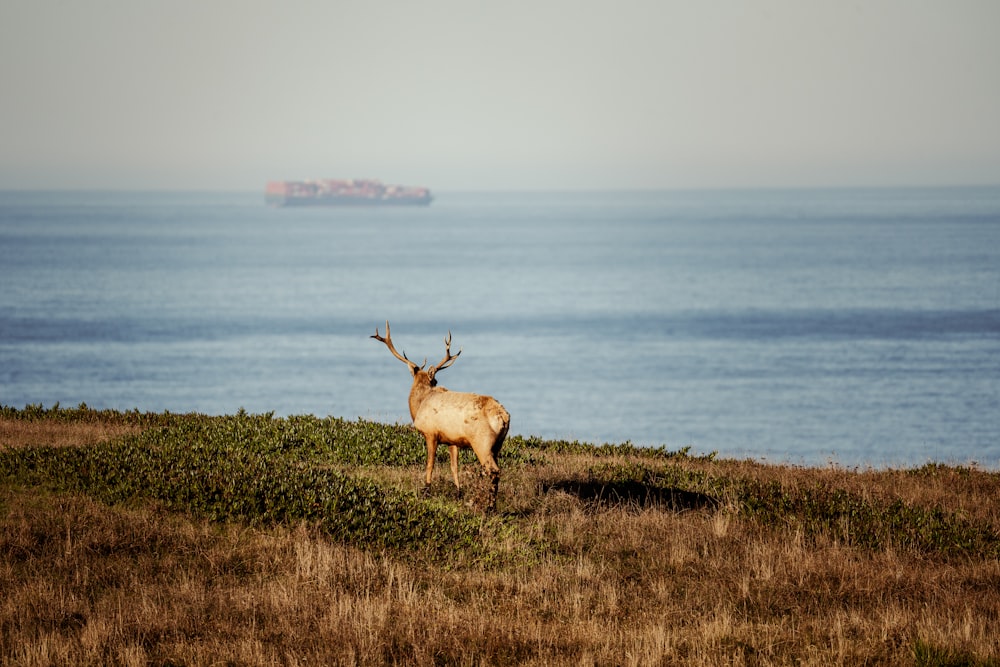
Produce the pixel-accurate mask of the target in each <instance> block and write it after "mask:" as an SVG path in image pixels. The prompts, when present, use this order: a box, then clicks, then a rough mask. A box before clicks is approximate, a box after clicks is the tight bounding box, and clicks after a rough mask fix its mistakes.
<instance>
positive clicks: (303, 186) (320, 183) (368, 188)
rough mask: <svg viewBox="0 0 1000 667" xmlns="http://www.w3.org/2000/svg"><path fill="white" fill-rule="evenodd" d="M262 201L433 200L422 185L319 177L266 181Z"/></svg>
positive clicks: (410, 202) (403, 203)
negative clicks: (306, 179) (387, 183)
mask: <svg viewBox="0 0 1000 667" xmlns="http://www.w3.org/2000/svg"><path fill="white" fill-rule="evenodd" d="M264 200H265V201H266V202H267V203H268V204H269V205H271V206H427V205H429V204H430V203H431V201H433V200H434V197H432V196H431V191H430V190H428V189H427V188H423V187H404V186H401V185H385V184H383V183H382V182H381V181H376V180H370V179H361V180H355V179H351V180H338V179H322V180H315V181H270V182H268V184H267V189H266V190H265V193H264Z"/></svg>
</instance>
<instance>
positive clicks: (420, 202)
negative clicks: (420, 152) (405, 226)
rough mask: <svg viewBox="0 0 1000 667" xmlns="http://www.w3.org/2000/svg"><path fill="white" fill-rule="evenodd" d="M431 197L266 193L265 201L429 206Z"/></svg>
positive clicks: (284, 203)
mask: <svg viewBox="0 0 1000 667" xmlns="http://www.w3.org/2000/svg"><path fill="white" fill-rule="evenodd" d="M433 200H434V198H433V197H431V196H430V195H427V196H426V197H410V198H403V197H396V198H393V199H373V198H370V197H345V196H337V197H285V196H280V195H279V196H275V195H268V196H267V197H266V198H265V201H266V202H267V204H268V205H270V206H429V205H430V203H431V202H432V201H433Z"/></svg>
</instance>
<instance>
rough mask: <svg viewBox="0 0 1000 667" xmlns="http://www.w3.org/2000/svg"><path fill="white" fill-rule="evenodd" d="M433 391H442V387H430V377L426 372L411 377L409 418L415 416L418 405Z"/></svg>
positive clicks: (414, 417) (418, 408)
mask: <svg viewBox="0 0 1000 667" xmlns="http://www.w3.org/2000/svg"><path fill="white" fill-rule="evenodd" d="M435 391H444V389H443V388H441V387H432V386H431V381H430V378H428V377H427V375H426V374H423V373H419V374H418V375H417V376H416V377H415V378H413V387H411V388H410V419H416V418H417V413H418V412H420V406H421V405H422V404H423V402H424V400H425V399H426V398H427V397H428V396H430V395H431V394H433V393H434V392H435Z"/></svg>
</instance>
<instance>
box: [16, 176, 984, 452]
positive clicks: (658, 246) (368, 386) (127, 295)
mask: <svg viewBox="0 0 1000 667" xmlns="http://www.w3.org/2000/svg"><path fill="white" fill-rule="evenodd" d="M0 279H2V289H0V403H2V404H4V405H8V406H13V407H19V408H20V407H24V406H25V405H28V404H43V405H45V406H46V407H48V406H51V405H53V404H55V403H57V402H58V403H59V404H61V405H63V406H75V405H77V404H79V403H81V402H84V403H86V404H87V405H89V406H91V407H94V408H114V409H119V410H130V409H133V408H137V409H139V410H141V411H170V412H175V413H182V412H201V413H206V414H230V413H235V412H236V411H238V410H239V409H241V408H243V409H245V410H246V411H248V412H252V413H265V412H273V413H275V415H279V416H283V415H292V414H315V415H319V416H326V415H334V416H339V417H347V418H356V417H364V418H366V419H374V420H379V421H385V422H396V421H400V422H408V421H409V414H408V411H407V395H408V392H409V385H410V376H409V373H408V371H407V368H406V367H405V366H404V365H403V364H402V363H400V362H399V361H397V360H396V359H395V358H393V357H392V355H391V354H390V353H389V351H388V350H387V349H386V348H385V346H383V345H382V344H380V343H378V342H377V341H374V340H372V339H371V338H370V335H371V334H373V333H375V328H376V327H379V329H380V331H381V332H382V333H384V327H385V321H386V320H388V321H389V322H390V324H391V326H392V336H393V341H394V342H395V343H396V347H397V348H399V349H401V350H404V351H405V352H406V353H407V355H408V356H409V357H410V358H411V359H414V360H417V361H418V362H419V361H422V360H423V359H424V357H426V358H427V359H428V361H429V363H432V364H433V363H437V361H439V360H440V359H441V358H442V357H443V356H444V342H443V338H444V336H445V335H446V334H447V333H448V332H449V331H450V332H451V335H452V338H453V343H452V351H453V352H455V351H457V350H458V349H459V348H461V349H462V355H461V357H460V359H459V360H458V361H457V362H456V363H455V365H454V366H452V367H451V368H448V369H447V370H445V371H442V372H441V374H440V376H439V380H440V382H441V384H442V385H443V386H446V387H449V388H450V389H453V390H456V391H473V392H477V393H486V394H490V395H493V396H495V397H496V398H497V399H498V400H500V402H502V403H503V404H504V405H505V406H506V407H507V409H508V410H509V411H510V413H511V416H512V422H511V432H512V433H513V434H521V435H525V436H531V435H537V436H541V437H544V438H558V439H567V440H581V441H588V442H614V443H618V442H625V441H630V442H632V443H634V444H638V445H664V446H666V447H668V448H670V449H678V448H681V447H690V448H691V451H692V452H693V453H709V452H717V454H718V455H719V456H723V457H736V458H753V459H758V460H765V461H769V462H786V463H791V464H796V465H827V464H831V463H833V464H837V465H841V466H848V467H854V466H862V467H867V466H874V467H886V466H890V467H902V466H919V465H922V464H924V463H926V462H929V461H935V462H944V463H959V464H976V465H979V466H981V467H984V468H988V469H1000V188H990V187H983V188H922V189H920V188H913V189H829V190H746V191H708V190H705V191H683V192H670V191H666V192H608V193H448V192H442V193H436V199H435V201H434V203H433V204H432V205H431V206H430V207H426V208H423V207H413V208H410V207H393V208H314V209H301V208H287V209H278V208H269V207H267V206H265V205H264V197H263V193H262V192H260V193H256V192H253V193H130V192H0Z"/></svg>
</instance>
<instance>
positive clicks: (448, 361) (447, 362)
mask: <svg viewBox="0 0 1000 667" xmlns="http://www.w3.org/2000/svg"><path fill="white" fill-rule="evenodd" d="M459 354H462V348H459V349H458V354H456V355H455V356H451V332H450V331H449V332H448V335H447V336H445V339H444V359H442V360H441V362H440V363H439V364H438V365H437V366H431V367H430V368H428V369H427V374H428V375H430V376H431V379H432V380H433V379H434V374H435V373H437V372H438V371H443V370H444V369H446V368H448V367H449V366H451V365H452V364H453V363H455V360H456V359H458V355H459Z"/></svg>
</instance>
